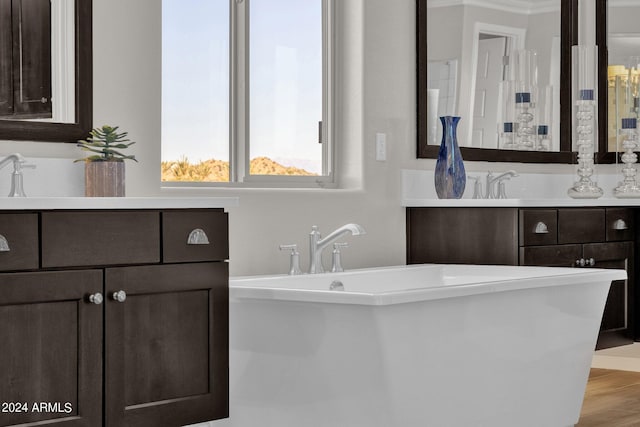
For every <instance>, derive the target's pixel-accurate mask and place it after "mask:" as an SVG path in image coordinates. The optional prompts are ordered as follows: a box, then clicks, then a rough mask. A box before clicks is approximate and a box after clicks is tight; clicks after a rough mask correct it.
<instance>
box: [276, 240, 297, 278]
mask: <svg viewBox="0 0 640 427" xmlns="http://www.w3.org/2000/svg"><path fill="white" fill-rule="evenodd" d="M280 250H281V251H286V250H290V251H291V258H290V260H289V274H290V275H294V274H300V273H302V271H301V270H300V253H299V252H298V245H296V244H291V245H280Z"/></svg>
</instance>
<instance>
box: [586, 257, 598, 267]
mask: <svg viewBox="0 0 640 427" xmlns="http://www.w3.org/2000/svg"><path fill="white" fill-rule="evenodd" d="M587 263H588V264H589V265H590V266H591V267H593V266H594V265H596V260H595V259H593V258H589V260H588V261H587Z"/></svg>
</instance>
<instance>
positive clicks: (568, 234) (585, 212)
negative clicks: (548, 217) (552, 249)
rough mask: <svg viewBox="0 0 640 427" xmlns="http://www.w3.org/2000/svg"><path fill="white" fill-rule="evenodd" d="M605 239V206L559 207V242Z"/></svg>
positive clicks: (584, 241)
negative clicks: (589, 207) (591, 207)
mask: <svg viewBox="0 0 640 427" xmlns="http://www.w3.org/2000/svg"><path fill="white" fill-rule="evenodd" d="M604 241H605V210H604V209H603V208H594V209H587V208H579V209H558V243H559V244H563V243H592V242H604Z"/></svg>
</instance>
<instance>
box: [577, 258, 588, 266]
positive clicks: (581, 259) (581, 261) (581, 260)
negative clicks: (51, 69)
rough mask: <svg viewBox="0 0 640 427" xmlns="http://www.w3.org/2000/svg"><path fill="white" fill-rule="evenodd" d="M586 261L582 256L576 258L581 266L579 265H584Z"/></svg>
mask: <svg viewBox="0 0 640 427" xmlns="http://www.w3.org/2000/svg"><path fill="white" fill-rule="evenodd" d="M585 263H586V261H585V259H584V258H580V259H577V260H576V265H577V266H579V267H584V265H585Z"/></svg>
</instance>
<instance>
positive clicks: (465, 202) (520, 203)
mask: <svg viewBox="0 0 640 427" xmlns="http://www.w3.org/2000/svg"><path fill="white" fill-rule="evenodd" d="M402 206H403V207H443V208H448V207H451V208H473V207H487V208H489V207H517V208H520V207H525V208H526V207H531V208H533V207H547V208H556V207H590V206H605V207H606V206H640V199H616V198H604V197H601V198H599V199H571V198H569V197H567V198H566V199H560V198H550V199H430V198H425V199H411V198H405V199H402Z"/></svg>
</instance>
